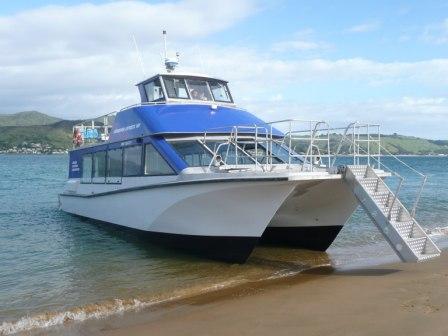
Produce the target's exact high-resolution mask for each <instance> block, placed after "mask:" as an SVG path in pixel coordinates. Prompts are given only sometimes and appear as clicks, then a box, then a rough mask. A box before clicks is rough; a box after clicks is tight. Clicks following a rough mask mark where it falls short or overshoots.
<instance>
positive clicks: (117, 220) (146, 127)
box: [59, 58, 440, 262]
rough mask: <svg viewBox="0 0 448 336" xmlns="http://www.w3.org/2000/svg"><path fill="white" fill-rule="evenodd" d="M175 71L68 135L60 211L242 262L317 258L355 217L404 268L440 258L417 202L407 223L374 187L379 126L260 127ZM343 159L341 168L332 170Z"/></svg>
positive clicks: (211, 80) (224, 86)
mask: <svg viewBox="0 0 448 336" xmlns="http://www.w3.org/2000/svg"><path fill="white" fill-rule="evenodd" d="M177 62H178V60H177V58H175V59H173V58H171V59H168V58H167V59H166V61H165V65H166V72H163V73H160V74H157V75H155V76H152V77H151V78H148V79H147V80H145V81H143V82H141V83H138V84H137V88H138V90H139V92H140V97H141V102H140V103H139V104H136V105H133V106H130V107H126V108H124V109H122V110H121V111H119V112H117V113H112V114H109V115H106V116H103V117H100V118H97V119H94V120H91V121H88V122H84V123H81V124H79V125H76V126H75V127H74V133H73V134H74V149H73V150H71V151H70V160H69V179H68V181H67V183H66V186H65V189H64V191H63V192H62V193H61V194H60V195H59V202H60V208H61V209H62V210H63V211H66V212H68V213H71V214H75V215H79V216H82V217H87V218H90V219H94V220H98V221H102V222H105V223H107V224H115V225H120V226H123V227H127V228H132V229H135V230H138V231H139V232H143V233H144V234H145V235H147V236H148V239H149V240H151V241H153V242H155V243H159V244H162V245H165V246H168V247H171V248H177V249H182V250H186V251H190V252H194V253H196V254H200V255H201V256H204V257H209V258H214V259H219V260H225V261H230V262H244V261H245V260H246V259H247V258H248V256H249V255H250V254H251V252H252V250H253V249H254V248H255V247H256V246H257V245H259V244H272V245H278V246H288V247H291V248H301V249H312V250H319V251H325V250H326V249H327V248H328V247H329V246H330V245H331V243H332V242H333V241H334V239H335V238H336V237H337V235H338V233H339V232H340V230H341V229H342V227H343V226H344V224H345V223H346V222H347V220H348V219H349V217H350V216H351V214H352V213H353V212H354V210H355V209H356V208H357V207H358V205H361V206H362V207H363V208H364V209H365V211H366V212H367V213H368V215H369V216H370V218H371V219H372V222H373V223H374V224H375V225H376V226H377V227H378V229H379V230H380V232H381V233H382V234H383V235H384V237H385V238H386V240H387V241H388V242H389V243H390V245H391V247H392V248H393V250H394V251H395V252H396V253H397V254H398V256H399V257H400V258H401V259H402V260H403V261H420V260H425V259H428V258H432V257H435V256H438V255H439V254H440V251H439V249H438V248H437V247H436V245H435V244H434V243H433V241H432V240H431V239H430V237H428V236H427V235H426V233H425V232H424V230H423V229H422V228H421V227H420V226H419V224H418V223H417V221H416V220H415V218H414V215H415V209H416V207H417V203H418V198H419V195H420V192H421V190H420V191H419V195H417V197H416V202H415V205H414V208H413V209H411V210H409V211H408V210H407V209H406V208H405V206H404V205H403V204H402V203H401V202H400V200H399V198H398V193H399V190H400V189H399V188H398V189H397V190H394V191H392V190H391V189H390V188H389V187H388V186H387V185H386V184H385V182H384V181H383V180H384V178H385V177H387V176H398V175H397V174H395V173H393V172H392V173H391V172H390V171H389V170H388V169H387V168H386V167H385V166H384V165H383V163H382V162H381V153H382V150H383V149H382V147H381V139H380V132H379V126H378V125H369V124H360V123H352V124H350V125H348V126H347V127H345V128H343V129H339V130H340V131H339V133H338V134H339V136H338V137H336V138H331V137H330V134H332V133H335V132H336V133H337V132H338V131H337V129H332V128H330V126H329V125H328V123H327V122H324V121H309V120H307V121H304V120H281V121H276V122H265V121H263V120H261V119H259V118H258V117H256V116H255V115H253V114H251V113H249V112H248V111H246V110H244V109H242V108H239V107H237V105H236V104H235V102H234V100H233V97H232V94H231V92H230V90H229V86H228V83H227V81H225V80H223V79H219V78H215V77H210V76H204V75H197V74H190V73H179V72H177V71H175V67H176V65H177ZM334 141H337V143H336V145H333V144H332V148H336V150H333V152H331V151H330V142H334ZM342 148H344V154H345V155H347V154H349V155H350V156H349V158H347V157H346V158H345V160H346V162H349V164H345V165H337V164H336V161H337V159H338V158H339V156H340V152H341V149H342ZM409 168H410V169H412V168H411V167H409ZM399 178H401V177H399ZM424 180H425V178H424V177H423V183H424ZM401 181H402V179H401ZM423 183H422V187H423ZM399 186H400V187H401V183H400V184H399Z"/></svg>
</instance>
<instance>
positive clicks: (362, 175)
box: [345, 165, 440, 262]
mask: <svg viewBox="0 0 448 336" xmlns="http://www.w3.org/2000/svg"><path fill="white" fill-rule="evenodd" d="M345 181H346V182H347V184H348V185H349V186H350V189H351V190H352V192H353V194H354V195H355V197H356V198H357V199H358V201H359V203H360V204H361V206H362V207H363V208H364V210H365V211H366V213H367V214H368V215H369V217H370V218H371V220H372V221H373V223H374V224H375V225H376V226H377V228H378V229H379V231H380V232H381V233H382V234H383V236H384V238H385V239H386V241H387V242H388V243H389V244H390V246H391V247H392V249H393V250H394V251H395V253H396V254H397V255H398V256H399V257H400V259H401V260H402V261H404V262H416V261H424V260H427V259H431V258H434V257H438V256H440V250H439V248H438V247H437V246H436V245H435V244H434V242H433V241H432V240H431V238H430V237H429V236H428V235H427V234H426V232H425V231H424V230H423V229H422V227H421V226H420V225H419V224H418V222H417V221H416V220H415V218H414V216H413V212H414V211H412V215H411V213H409V211H408V210H407V209H406V207H405V206H404V205H403V204H402V203H401V202H400V200H399V199H398V197H397V195H396V194H397V193H398V192H397V193H396V194H394V193H393V192H392V191H391V190H390V189H389V187H388V186H387V185H386V183H385V182H384V181H383V179H382V178H381V177H379V176H378V174H377V173H376V172H375V170H374V169H373V168H372V167H371V166H369V165H348V166H346V169H345Z"/></svg>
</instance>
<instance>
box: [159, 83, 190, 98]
mask: <svg viewBox="0 0 448 336" xmlns="http://www.w3.org/2000/svg"><path fill="white" fill-rule="evenodd" d="M163 81H164V83H165V89H166V93H167V94H168V97H169V98H180V99H188V98H189V97H188V92H187V87H186V86H185V80H184V79H181V78H164V79H163Z"/></svg>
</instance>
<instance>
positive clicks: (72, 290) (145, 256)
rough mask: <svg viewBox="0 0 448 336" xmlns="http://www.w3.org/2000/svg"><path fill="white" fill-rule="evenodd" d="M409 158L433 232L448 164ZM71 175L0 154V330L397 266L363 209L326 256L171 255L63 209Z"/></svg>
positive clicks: (447, 192) (59, 163) (424, 219)
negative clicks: (60, 197)
mask: <svg viewBox="0 0 448 336" xmlns="http://www.w3.org/2000/svg"><path fill="white" fill-rule="evenodd" d="M385 160H386V164H388V165H389V166H391V168H398V167H397V166H396V165H395V164H394V162H393V161H390V159H385ZM403 160H404V161H406V162H407V163H409V164H410V165H412V166H414V167H415V168H417V169H418V170H420V171H422V172H423V173H425V174H427V175H428V176H429V180H428V183H427V186H426V188H425V191H424V194H423V196H422V199H421V205H420V207H419V210H418V212H417V214H418V215H417V219H418V220H420V223H421V224H422V225H424V226H426V227H427V228H430V229H434V228H437V227H445V226H447V225H448V224H447V220H446V218H447V217H448V207H447V202H448V188H447V187H448V172H447V170H446V168H447V167H448V158H447V157H405V158H403ZM388 161H390V162H388ZM398 170H399V171H400V173H401V174H402V175H403V176H406V177H408V178H409V181H410V182H409V183H408V184H407V185H406V186H405V187H404V189H403V192H402V199H404V201H405V202H407V203H409V204H410V203H411V202H412V200H413V197H414V195H415V192H416V191H417V189H418V186H419V184H418V183H419V180H418V179H417V178H416V175H413V174H411V173H410V171H408V170H406V169H402V168H399V169H398ZM66 174H67V157H66V156H64V155H60V156H59V155H53V156H19V155H17V156H12V155H0V200H1V207H0V334H2V333H5V334H6V333H9V332H11V331H19V330H26V329H30V328H32V327H39V326H48V325H53V324H58V323H62V322H64V321H67V320H83V319H86V318H89V317H95V316H96V317H98V316H105V315H108V314H110V313H114V312H118V311H123V310H126V309H129V308H137V307H144V306H148V305H151V304H154V303H157V302H161V301H166V300H172V299H175V298H178V297H186V296H189V295H194V294H198V293H202V292H204V291H209V290H215V289H217V288H221V287H227V286H232V285H236V284H240V283H245V282H248V281H258V280H262V279H267V278H275V277H282V276H287V275H290V274H295V273H297V272H300V271H302V270H304V269H308V268H310V267H316V266H320V265H330V264H331V265H335V266H337V267H343V266H346V265H353V264H369V263H378V262H379V260H390V261H392V260H396V257H395V256H394V255H393V252H392V250H391V249H390V248H389V247H388V246H387V245H386V244H385V243H384V241H383V239H382V237H381V235H380V234H379V233H378V231H377V230H376V228H375V227H374V226H373V224H371V223H370V221H369V219H368V218H367V217H366V216H365V215H364V214H363V213H362V211H357V212H356V213H355V214H354V215H353V217H352V218H351V220H350V222H349V224H348V225H346V226H345V227H344V229H343V230H342V231H341V234H340V235H339V236H338V238H337V240H336V241H335V243H334V244H333V246H332V247H331V248H330V249H329V251H328V253H319V252H311V251H300V250H293V249H282V248H257V249H256V250H255V252H254V253H253V254H252V256H251V257H250V259H249V261H248V262H247V263H246V264H244V265H229V264H225V263H219V262H213V261H208V260H202V259H199V258H194V257H190V256H186V255H182V254H179V253H176V252H170V251H168V250H165V249H163V248H160V247H157V246H153V245H150V244H148V243H147V242H146V241H143V240H141V239H139V238H138V237H137V236H136V235H135V234H133V233H130V232H124V231H122V230H117V229H115V228H110V227H105V226H103V225H99V224H95V223H92V222H89V221H83V220H81V219H80V218H78V217H74V216H70V215H68V214H65V213H63V212H61V211H59V210H57V194H58V193H59V192H60V191H61V190H62V188H63V184H64V182H65V179H66ZM391 184H392V185H393V184H394V181H392V180H391ZM443 234H444V233H443V232H441V233H440V235H439V237H441V236H443ZM43 313H47V314H45V315H41V316H40V317H39V315H40V314H43ZM17 321H18V322H17ZM2 323H3V324H2Z"/></svg>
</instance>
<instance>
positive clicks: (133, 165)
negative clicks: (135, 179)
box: [123, 145, 142, 176]
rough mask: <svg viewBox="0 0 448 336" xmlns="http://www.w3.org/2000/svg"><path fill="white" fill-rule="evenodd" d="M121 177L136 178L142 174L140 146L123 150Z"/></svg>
mask: <svg viewBox="0 0 448 336" xmlns="http://www.w3.org/2000/svg"><path fill="white" fill-rule="evenodd" d="M123 160H124V164H123V176H136V175H140V174H141V173H142V146H141V145H138V146H132V147H126V148H125V149H124V150H123Z"/></svg>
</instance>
